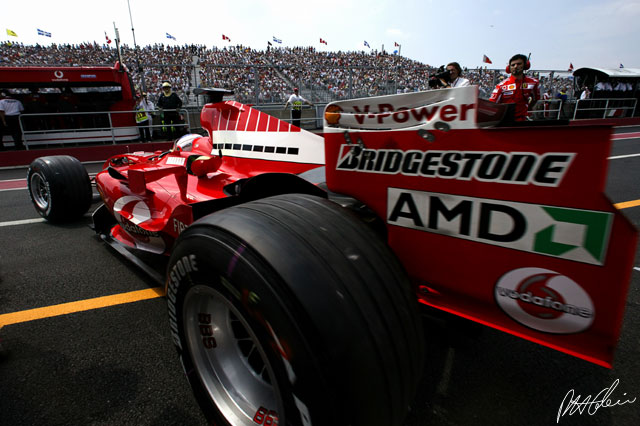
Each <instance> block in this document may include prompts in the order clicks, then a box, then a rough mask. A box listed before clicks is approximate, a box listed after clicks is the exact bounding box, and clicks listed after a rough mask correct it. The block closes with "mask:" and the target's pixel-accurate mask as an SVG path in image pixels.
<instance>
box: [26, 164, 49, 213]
mask: <svg viewBox="0 0 640 426" xmlns="http://www.w3.org/2000/svg"><path fill="white" fill-rule="evenodd" d="M30 183H31V197H32V198H33V201H34V202H35V203H36V205H37V206H38V208H39V209H40V210H42V211H46V210H47V209H48V208H49V205H50V204H51V194H50V193H49V185H47V182H46V180H45V179H44V178H43V177H42V175H41V174H40V173H34V174H33V175H31V182H30Z"/></svg>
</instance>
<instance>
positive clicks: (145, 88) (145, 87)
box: [127, 0, 147, 92]
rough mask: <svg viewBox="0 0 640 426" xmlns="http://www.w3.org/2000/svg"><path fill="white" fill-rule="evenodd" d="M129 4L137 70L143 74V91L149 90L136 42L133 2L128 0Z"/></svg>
mask: <svg viewBox="0 0 640 426" xmlns="http://www.w3.org/2000/svg"><path fill="white" fill-rule="evenodd" d="M127 6H128V7H129V21H130V22H131V34H133V49H134V50H135V51H136V68H137V71H138V72H139V73H140V74H141V75H142V78H141V80H142V91H143V92H146V91H147V85H146V83H145V81H144V80H145V79H144V70H143V69H142V66H141V65H140V59H139V58H138V55H137V52H138V45H137V44H136V32H135V30H134V29H133V17H132V16H131V3H130V2H129V0H127Z"/></svg>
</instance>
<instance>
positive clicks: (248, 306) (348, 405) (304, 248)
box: [167, 195, 423, 426]
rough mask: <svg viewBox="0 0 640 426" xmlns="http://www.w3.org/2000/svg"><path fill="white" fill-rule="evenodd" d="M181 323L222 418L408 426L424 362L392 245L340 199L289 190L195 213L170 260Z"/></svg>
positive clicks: (213, 412)
mask: <svg viewBox="0 0 640 426" xmlns="http://www.w3.org/2000/svg"><path fill="white" fill-rule="evenodd" d="M167 297H168V308H169V318H170V326H171V330H172V335H173V338H174V342H175V345H176V348H177V350H178V353H179V356H180V360H181V362H182V363H183V367H184V370H185V372H186V374H187V378H188V380H189V382H190V384H191V387H192V389H193V391H194V395H195V396H196V399H197V400H198V402H199V404H200V406H201V408H202V409H203V411H204V413H205V415H206V417H207V418H208V419H209V420H210V421H211V422H213V423H214V424H216V425H233V426H243V425H247V426H248V425H256V424H264V425H271V424H274V425H275V424H280V425H285V424H286V425H298V426H303V425H310V424H313V425H335V426H338V425H354V426H355V425H362V426H364V425H367V426H373V425H380V426H382V425H384V426H393V425H399V424H401V422H402V420H403V419H404V417H405V415H406V412H407V409H408V406H409V404H410V403H411V401H412V400H413V397H414V392H415V389H416V386H417V383H418V381H419V379H420V371H421V367H422V358H423V341H422V332H421V328H420V320H419V318H418V313H417V306H416V301H415V297H414V296H413V295H412V292H411V289H410V285H409V283H408V280H407V278H406V275H405V273H404V271H403V269H402V267H401V266H400V265H399V263H398V261H397V260H396V258H395V257H394V255H393V253H391V252H390V250H389V249H388V248H387V246H386V245H385V244H384V243H383V242H382V241H380V240H379V239H378V237H377V236H376V235H375V234H374V233H373V232H372V231H371V230H370V229H369V228H368V227H367V226H366V225H364V224H362V223H361V222H359V221H358V220H357V219H355V218H354V217H352V216H351V215H350V214H349V213H347V212H346V211H344V210H343V209H342V208H340V207H339V206H337V205H335V204H333V203H331V202H329V201H326V200H324V199H321V198H317V197H312V196H306V195H281V196H277V197H271V198H267V199H264V200H258V201H254V202H251V203H247V204H243V205H240V206H236V207H233V208H230V209H226V210H224V211H221V212H218V213H215V214H212V215H210V216H207V217H205V218H203V219H201V220H199V221H198V222H196V223H194V224H193V225H192V226H190V227H189V228H188V229H187V230H185V231H184V232H183V233H182V234H181V235H180V237H179V239H178V241H177V243H176V246H175V249H174V251H173V254H172V256H171V259H170V261H169V266H168V285H167Z"/></svg>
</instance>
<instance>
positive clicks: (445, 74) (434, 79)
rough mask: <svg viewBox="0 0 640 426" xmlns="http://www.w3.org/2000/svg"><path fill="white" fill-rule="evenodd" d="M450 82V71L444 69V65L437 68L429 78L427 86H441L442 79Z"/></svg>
mask: <svg viewBox="0 0 640 426" xmlns="http://www.w3.org/2000/svg"><path fill="white" fill-rule="evenodd" d="M440 80H444V82H445V83H451V71H449V70H446V69H444V65H441V66H440V68H438V71H436V73H435V74H434V75H432V76H431V77H430V78H429V87H442V86H443V84H442V81H440Z"/></svg>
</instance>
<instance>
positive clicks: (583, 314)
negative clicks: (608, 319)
mask: <svg viewBox="0 0 640 426" xmlns="http://www.w3.org/2000/svg"><path fill="white" fill-rule="evenodd" d="M494 295H495V298H496V302H497V303H498V306H500V308H502V310H503V311H504V312H505V313H506V314H507V315H509V316H510V317H511V318H513V319H514V320H515V321H517V322H519V323H520V324H522V325H524V326H527V327H530V328H532V329H534V330H538V331H542V332H545V333H554V334H569V333H578V332H581V331H584V330H586V329H587V328H589V326H591V323H593V319H594V317H595V311H594V307H593V302H592V301H591V298H590V297H589V295H588V294H587V292H585V291H584V289H583V288H582V287H580V285H578V284H577V283H576V282H575V281H573V280H572V279H571V278H569V277H567V276H564V275H561V274H559V273H558V272H555V271H551V270H549V269H543V268H519V269H514V270H513V271H510V272H508V273H506V274H505V275H503V276H502V278H500V280H499V281H498V283H497V284H496V287H495V290H494Z"/></svg>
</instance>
